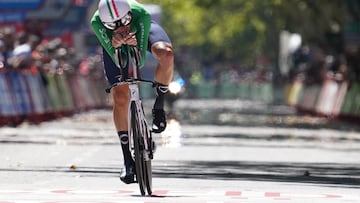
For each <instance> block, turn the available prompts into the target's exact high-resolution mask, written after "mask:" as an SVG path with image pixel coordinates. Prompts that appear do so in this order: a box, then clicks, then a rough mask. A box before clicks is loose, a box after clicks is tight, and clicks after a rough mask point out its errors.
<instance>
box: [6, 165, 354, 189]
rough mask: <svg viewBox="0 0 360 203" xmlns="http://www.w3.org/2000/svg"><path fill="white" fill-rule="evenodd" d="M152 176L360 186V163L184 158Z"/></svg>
mask: <svg viewBox="0 0 360 203" xmlns="http://www.w3.org/2000/svg"><path fill="white" fill-rule="evenodd" d="M0 172H22V173H29V175H31V174H33V173H60V176H61V173H62V174H64V176H65V174H71V175H75V176H79V177H108V178H109V177H110V178H118V176H119V174H120V168H111V167H101V166H79V167H78V168H76V169H71V168H66V167H48V168H36V167H33V168H31V167H29V168H0ZM153 177H154V178H183V179H208V180H211V179H212V180H235V181H272V182H288V183H311V184H322V185H324V184H325V185H328V186H331V187H349V188H360V167H359V166H358V165H357V166H356V165H355V164H354V165H350V164H334V163H329V164H327V163H289V162H288V163H284V162H281V163H276V162H245V161H240V162H239V161H236V162H235V161H183V162H181V163H179V162H175V161H174V162H171V161H166V165H165V164H161V163H160V164H157V165H154V166H153Z"/></svg>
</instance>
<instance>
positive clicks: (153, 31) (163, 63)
mask: <svg viewBox="0 0 360 203" xmlns="http://www.w3.org/2000/svg"><path fill="white" fill-rule="evenodd" d="M148 51H150V52H151V53H152V55H153V56H154V58H155V59H157V61H158V66H157V68H156V71H155V81H156V82H157V83H158V87H157V89H156V90H157V97H156V99H155V103H154V107H153V131H154V132H156V133H159V132H162V131H163V130H165V128H166V118H165V112H164V95H165V94H166V93H167V91H168V85H169V83H170V81H171V79H172V75H173V71H174V51H173V47H172V45H171V41H170V38H169V37H168V35H167V34H166V32H165V30H164V29H163V28H162V27H161V26H160V25H159V24H157V23H156V22H152V23H151V27H150V35H149V47H148Z"/></svg>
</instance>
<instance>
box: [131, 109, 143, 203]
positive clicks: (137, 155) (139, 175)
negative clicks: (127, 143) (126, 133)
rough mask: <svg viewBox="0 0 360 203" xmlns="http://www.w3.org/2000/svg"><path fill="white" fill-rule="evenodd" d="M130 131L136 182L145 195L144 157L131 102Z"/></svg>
mask: <svg viewBox="0 0 360 203" xmlns="http://www.w3.org/2000/svg"><path fill="white" fill-rule="evenodd" d="M130 110H131V130H132V134H133V139H134V140H133V141H134V160H135V168H136V180H137V182H138V185H139V188H140V193H141V195H142V196H144V195H145V187H146V186H145V182H144V165H143V163H144V161H143V160H144V156H143V152H142V151H143V150H142V149H143V148H144V146H143V143H142V140H141V135H140V133H141V132H140V121H139V117H138V114H137V110H136V104H135V102H131V107H130Z"/></svg>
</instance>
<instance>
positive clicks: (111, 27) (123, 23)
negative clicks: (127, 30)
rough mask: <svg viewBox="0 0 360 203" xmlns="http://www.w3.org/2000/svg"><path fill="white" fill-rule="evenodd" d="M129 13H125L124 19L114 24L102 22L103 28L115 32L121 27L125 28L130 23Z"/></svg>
mask: <svg viewBox="0 0 360 203" xmlns="http://www.w3.org/2000/svg"><path fill="white" fill-rule="evenodd" d="M131 19H132V17H131V13H130V12H129V13H127V14H126V15H125V16H124V17H122V18H120V19H119V20H117V21H115V22H103V24H104V26H105V27H106V28H107V29H109V30H115V29H116V28H118V27H121V26H127V25H129V24H130V23H131Z"/></svg>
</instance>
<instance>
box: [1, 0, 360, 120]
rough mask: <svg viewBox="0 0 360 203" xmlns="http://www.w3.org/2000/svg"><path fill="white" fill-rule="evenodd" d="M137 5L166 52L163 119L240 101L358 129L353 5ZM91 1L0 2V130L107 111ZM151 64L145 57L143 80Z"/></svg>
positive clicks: (358, 8) (273, 0) (357, 15)
mask: <svg viewBox="0 0 360 203" xmlns="http://www.w3.org/2000/svg"><path fill="white" fill-rule="evenodd" d="M141 2H142V3H144V4H146V7H147V8H148V10H149V11H150V12H151V14H152V17H153V19H154V20H156V21H158V22H159V23H160V24H162V25H163V27H164V28H165V30H166V31H167V32H168V35H169V36H170V38H171V40H172V43H173V45H174V49H175V69H176V72H175V74H174V80H173V82H174V83H172V84H171V92H172V93H171V94H170V95H169V96H168V100H167V101H168V108H170V112H171V111H172V107H173V105H174V103H175V102H178V101H181V100H186V99H201V100H205V101H206V100H210V99H212V100H213V99H216V100H215V101H218V100H222V101H223V100H232V101H235V103H233V104H232V105H236V104H237V102H236V101H239V102H240V100H241V101H250V104H251V102H252V101H254V102H263V103H265V104H285V105H288V106H291V107H295V109H296V110H298V111H302V112H308V113H311V114H314V115H318V116H322V117H326V118H340V119H346V120H349V121H354V122H357V123H359V117H360V67H359V64H360V62H359V60H360V2H359V1H358V0H332V1H325V0H317V1H312V0H267V1H263V0H237V1H233V0H221V1H213V0H186V1H175V0H171V1H169V0H152V1H151V0H142V1H141ZM97 3H98V1H97V0H17V1H12V0H1V1H0V126H4V125H10V126H17V125H19V124H21V123H22V122H24V121H28V122H32V123H39V122H42V121H46V120H51V119H56V118H59V117H64V116H70V115H73V114H74V113H77V112H82V111H87V110H90V109H98V108H109V107H111V100H110V99H109V96H108V95H107V94H106V93H105V91H104V90H105V88H106V87H107V82H106V81H105V79H104V75H103V64H102V59H101V56H102V54H101V48H100V47H99V43H98V41H97V39H96V37H95V36H94V34H93V32H92V31H91V29H90V27H89V21H90V18H91V16H92V14H93V12H94V11H95V9H96V8H97ZM155 66H156V61H155V60H154V59H153V58H152V57H151V55H150V54H149V56H148V60H147V63H146V64H145V68H143V69H142V71H143V76H144V77H145V78H152V77H153V70H154V69H155ZM141 94H142V96H143V98H144V99H151V98H153V97H154V94H153V90H151V87H149V86H146V85H142V86H141ZM238 104H239V103H238ZM214 105H222V104H219V103H216V102H215V104H214Z"/></svg>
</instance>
